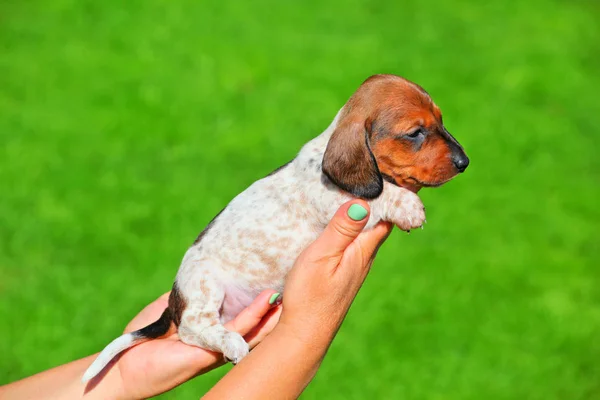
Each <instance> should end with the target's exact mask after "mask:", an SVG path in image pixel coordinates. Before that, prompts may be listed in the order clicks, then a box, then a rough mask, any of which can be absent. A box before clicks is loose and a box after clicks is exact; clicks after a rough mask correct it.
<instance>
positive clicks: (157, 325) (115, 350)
mask: <svg viewBox="0 0 600 400" xmlns="http://www.w3.org/2000/svg"><path fill="white" fill-rule="evenodd" d="M172 315H173V314H172V313H171V310H170V309H169V308H167V309H165V311H164V312H163V313H162V315H161V316H160V318H159V319H158V320H156V321H155V322H153V323H151V324H150V325H148V326H146V327H144V328H142V329H138V330H137V331H134V332H131V333H126V334H124V335H122V336H119V337H118V338H116V339H115V340H113V341H112V342H110V344H109V345H108V346H106V347H105V348H104V350H102V352H101V353H100V355H99V356H98V357H97V358H96V359H95V360H94V362H93V363H92V365H90V366H89V368H88V369H87V371H85V373H84V374H83V378H81V381H82V382H83V383H85V382H87V381H89V380H90V379H92V378H93V377H95V376H96V375H98V374H99V373H100V371H102V370H103V369H104V367H106V366H107V365H108V363H109V362H110V361H111V360H112V359H113V358H114V357H115V356H116V355H117V354H119V353H120V352H122V351H123V350H126V349H128V348H130V347H133V346H135V345H136V344H139V343H143V342H147V341H148V340H151V339H156V338H159V337H161V336H164V335H166V334H167V333H169V331H170V330H171V327H172V326H173V327H174V324H173V317H172Z"/></svg>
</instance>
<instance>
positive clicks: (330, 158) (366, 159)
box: [323, 118, 383, 199]
mask: <svg viewBox="0 0 600 400" xmlns="http://www.w3.org/2000/svg"><path fill="white" fill-rule="evenodd" d="M370 126H371V124H370V123H369V122H368V121H367V122H364V123H363V122H362V121H361V122H358V121H356V120H354V121H352V120H351V119H350V118H347V119H343V120H342V121H340V124H339V125H338V127H337V128H336V129H335V131H334V132H333V134H332V135H331V138H330V139H329V143H328V144H327V149H326V150H325V154H324V155H323V173H324V174H325V175H327V177H328V178H329V179H330V180H331V181H332V182H333V183H335V184H336V185H337V186H339V187H340V188H342V189H344V190H345V191H347V192H350V193H351V194H353V195H354V196H356V197H362V198H364V199H374V198H376V197H378V196H379V195H380V194H381V192H382V191H383V179H382V176H381V173H380V172H379V168H378V167H377V162H376V161H375V157H374V156H373V153H372V152H371V148H370V146H369V132H368V130H369V129H370Z"/></svg>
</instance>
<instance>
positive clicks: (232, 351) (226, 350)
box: [223, 332, 250, 365]
mask: <svg viewBox="0 0 600 400" xmlns="http://www.w3.org/2000/svg"><path fill="white" fill-rule="evenodd" d="M231 333H232V334H231V335H228V337H227V339H226V340H225V342H224V343H223V357H224V358H225V361H228V362H231V363H232V364H234V365H235V364H237V363H239V362H240V361H242V358H244V357H246V356H247V355H248V353H249V352H250V347H249V346H248V343H246V341H245V340H244V338H243V337H242V336H241V335H240V334H238V333H235V332H231Z"/></svg>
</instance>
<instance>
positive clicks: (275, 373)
mask: <svg viewBox="0 0 600 400" xmlns="http://www.w3.org/2000/svg"><path fill="white" fill-rule="evenodd" d="M291 329H292V328H291V327H290V328H288V327H286V326H277V327H276V328H275V329H274V330H273V332H271V334H270V335H269V336H267V337H266V338H265V339H264V340H263V342H262V343H261V344H260V345H259V346H257V347H256V348H255V349H254V350H252V351H251V352H250V354H249V355H248V356H246V357H245V358H244V359H243V360H242V362H240V363H239V364H238V365H237V366H236V367H235V368H233V369H232V370H231V371H230V372H229V373H228V374H227V375H225V377H223V379H221V380H220V381H219V382H218V383H217V385H216V386H214V387H213V388H212V389H211V390H210V392H208V393H207V394H206V396H205V397H204V399H242V398H243V399H265V398H271V399H295V398H297V397H298V396H300V394H301V393H302V391H303V390H304V389H305V388H306V386H307V385H308V384H309V383H310V381H311V380H312V379H313V377H314V376H315V374H316V372H317V369H318V368H319V366H320V365H321V361H322V360H323V357H324V356H325V353H326V352H327V349H328V348H329V345H330V344H331V341H332V340H333V336H334V335H335V329H329V330H326V331H323V330H320V331H319V330H315V332H318V334H315V335H314V337H313V340H310V341H307V340H305V339H303V338H300V337H298V336H296V335H295V334H294V333H293V331H292V330H291Z"/></svg>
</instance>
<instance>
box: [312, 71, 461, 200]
mask: <svg viewBox="0 0 600 400" xmlns="http://www.w3.org/2000/svg"><path fill="white" fill-rule="evenodd" d="M468 165H469V158H468V157H467V155H466V154H465V152H464V151H463V148H462V147H461V145H460V144H459V143H458V142H457V141H456V139H454V138H453V137H452V135H450V133H449V132H448V131H447V130H446V128H444V125H443V123H442V114H441V112H440V109H439V108H438V106H436V105H435V103H434V102H433V100H431V97H429V94H427V92H426V91H425V90H423V88H421V87H420V86H418V85H416V84H414V83H412V82H410V81H408V80H406V79H404V78H400V77H398V76H395V75H374V76H372V77H370V78H369V79H367V80H366V81H365V82H364V83H363V84H362V85H361V86H360V87H359V88H358V90H357V91H356V92H355V93H354V94H353V95H352V97H351V98H350V100H348V102H347V103H346V105H345V106H344V108H343V109H342V110H341V112H340V115H339V118H338V124H337V127H336V128H335V131H334V132H333V134H332V136H331V139H330V140H329V143H328V145H327V149H326V150H325V155H324V156H323V172H324V173H325V175H327V177H329V179H331V181H332V182H333V183H335V184H336V185H338V186H339V187H340V188H342V189H344V190H346V191H347V192H350V193H352V194H353V195H355V196H358V197H363V198H367V199H372V198H376V197H377V196H379V195H380V194H381V192H382V190H383V179H386V180H387V181H389V182H391V183H394V184H396V185H398V186H403V187H406V188H408V189H410V190H412V191H414V192H416V191H418V190H419V189H420V188H422V187H435V186H440V185H442V184H443V183H445V182H447V181H449V180H450V179H452V178H453V177H454V176H455V175H456V174H458V173H459V172H463V171H464V170H465V169H466V168H467V166H468Z"/></svg>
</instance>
